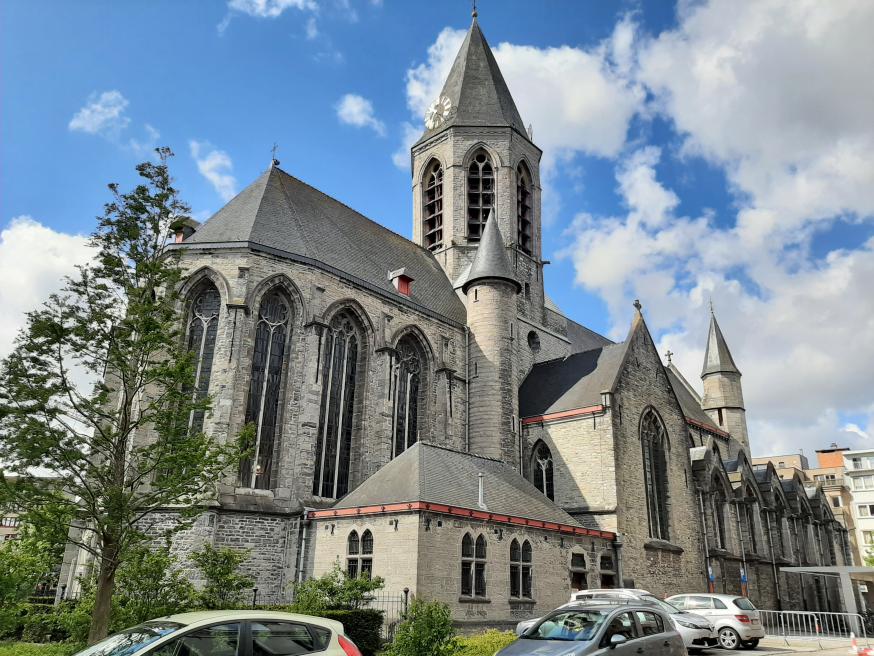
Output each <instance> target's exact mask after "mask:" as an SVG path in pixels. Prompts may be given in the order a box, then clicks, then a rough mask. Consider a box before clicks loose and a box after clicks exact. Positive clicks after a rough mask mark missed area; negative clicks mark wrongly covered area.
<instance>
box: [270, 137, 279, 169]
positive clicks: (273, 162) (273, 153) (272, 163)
mask: <svg viewBox="0 0 874 656" xmlns="http://www.w3.org/2000/svg"><path fill="white" fill-rule="evenodd" d="M277 150H279V146H278V145H277V144H276V142H275V141H274V142H273V148H271V149H270V166H279V160H278V159H276V151H277Z"/></svg>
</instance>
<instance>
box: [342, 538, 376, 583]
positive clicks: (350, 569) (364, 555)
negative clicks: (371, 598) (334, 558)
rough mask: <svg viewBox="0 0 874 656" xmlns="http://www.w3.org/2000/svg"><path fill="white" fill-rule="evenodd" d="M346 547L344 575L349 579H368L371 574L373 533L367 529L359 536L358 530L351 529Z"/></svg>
mask: <svg viewBox="0 0 874 656" xmlns="http://www.w3.org/2000/svg"><path fill="white" fill-rule="evenodd" d="M346 547H347V548H346V575H347V576H348V577H349V578H350V579H357V578H358V577H359V576H360V577H362V578H368V579H369V578H370V577H371V576H372V575H373V533H371V532H370V529H367V530H365V531H364V533H362V534H361V537H360V538H359V537H358V531H352V532H351V533H350V534H349V538H348V539H347V541H346Z"/></svg>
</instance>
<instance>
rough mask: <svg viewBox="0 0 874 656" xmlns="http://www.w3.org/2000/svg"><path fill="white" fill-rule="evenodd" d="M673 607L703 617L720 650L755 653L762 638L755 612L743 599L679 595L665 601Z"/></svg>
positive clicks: (759, 618)
mask: <svg viewBox="0 0 874 656" xmlns="http://www.w3.org/2000/svg"><path fill="white" fill-rule="evenodd" d="M667 601H669V602H670V603H671V604H673V605H674V606H677V607H678V608H682V609H684V610H690V611H692V612H694V613H697V614H699V615H703V616H704V617H706V618H707V619H709V620H710V621H711V622H713V624H714V626H715V627H716V633H717V635H718V636H719V646H720V647H722V648H723V649H738V648H739V647H743V648H744V649H755V648H756V646H758V644H759V640H760V639H761V638H764V637H765V627H763V626H762V619H761V617H760V616H759V611H758V610H756V607H755V606H754V605H753V602H751V601H750V600H749V599H747V598H746V597H741V596H740V595H727V594H709V593H708V594H681V595H674V596H673V597H668V599H667Z"/></svg>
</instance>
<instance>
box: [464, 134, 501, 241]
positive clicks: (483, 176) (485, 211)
mask: <svg viewBox="0 0 874 656" xmlns="http://www.w3.org/2000/svg"><path fill="white" fill-rule="evenodd" d="M494 207H495V170H494V168H493V167H492V160H491V158H490V157H489V155H488V153H486V151H485V150H483V149H482V148H480V149H479V150H478V151H476V153H474V155H473V157H472V158H471V160H470V164H469V165H468V167H467V238H468V239H469V240H471V241H479V238H480V237H482V234H483V228H484V227H485V224H486V220H488V218H489V213H490V212H491V211H492V210H493V209H494Z"/></svg>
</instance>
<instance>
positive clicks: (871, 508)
mask: <svg viewBox="0 0 874 656" xmlns="http://www.w3.org/2000/svg"><path fill="white" fill-rule="evenodd" d="M857 508H858V511H859V512H858V516H859V517H874V504H872V503H862V504H859V505H858V506H857Z"/></svg>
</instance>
